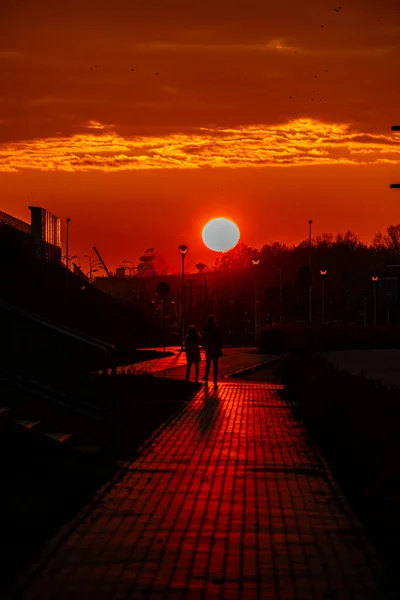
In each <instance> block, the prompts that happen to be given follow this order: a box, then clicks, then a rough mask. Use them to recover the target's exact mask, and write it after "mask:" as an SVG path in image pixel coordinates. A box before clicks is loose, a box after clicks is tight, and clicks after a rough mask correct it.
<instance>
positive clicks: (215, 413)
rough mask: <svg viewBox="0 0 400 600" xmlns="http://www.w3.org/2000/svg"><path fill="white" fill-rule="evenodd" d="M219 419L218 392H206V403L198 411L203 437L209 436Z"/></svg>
mask: <svg viewBox="0 0 400 600" xmlns="http://www.w3.org/2000/svg"><path fill="white" fill-rule="evenodd" d="M218 417H219V402H218V396H217V393H216V391H215V390H214V391H213V392H211V391H208V390H206V394H205V396H204V402H203V405H202V407H201V408H200V410H199V411H198V421H197V423H198V426H199V430H200V433H201V435H202V436H203V437H205V436H207V435H209V434H210V433H211V431H212V429H213V428H214V426H215V423H216V421H217V420H218Z"/></svg>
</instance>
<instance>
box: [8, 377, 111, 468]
mask: <svg viewBox="0 0 400 600" xmlns="http://www.w3.org/2000/svg"><path fill="white" fill-rule="evenodd" d="M6 434H7V436H8V438H9V439H10V440H14V441H15V442H20V441H22V439H23V441H24V443H27V444H28V445H29V444H32V445H34V446H35V447H39V446H40V447H41V449H42V450H43V451H45V450H48V451H49V452H58V451H60V452H64V453H65V452H68V453H70V454H72V455H76V456H77V455H78V456H79V455H81V456H87V457H91V458H93V457H96V458H98V459H102V458H103V453H104V448H105V445H106V442H107V440H106V436H107V432H106V430H105V424H104V421H103V419H102V418H101V417H100V416H99V415H98V414H96V413H95V412H94V411H93V412H91V411H90V410H83V409H82V408H81V407H77V406H73V405H72V404H70V405H68V403H67V402H66V401H61V400H60V398H59V397H57V395H55V396H54V397H51V394H50V393H49V392H48V391H47V392H46V395H45V394H41V393H40V391H39V390H38V389H37V387H36V386H35V385H34V384H32V386H30V384H29V383H27V382H20V381H16V380H11V379H8V378H7V377H6V376H5V375H2V376H1V378H0V435H3V436H4V435H6Z"/></svg>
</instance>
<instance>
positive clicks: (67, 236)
mask: <svg viewBox="0 0 400 600" xmlns="http://www.w3.org/2000/svg"><path fill="white" fill-rule="evenodd" d="M70 222H71V219H69V218H68V219H67V220H66V223H67V232H66V238H67V269H69V224H70Z"/></svg>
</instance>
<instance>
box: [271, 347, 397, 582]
mask: <svg viewBox="0 0 400 600" xmlns="http://www.w3.org/2000/svg"><path fill="white" fill-rule="evenodd" d="M275 373H276V375H277V376H278V377H279V379H280V380H281V381H282V383H284V384H286V385H287V386H288V390H287V391H286V392H285V393H287V394H288V397H289V398H290V399H291V400H295V401H296V402H298V403H299V408H298V409H295V410H296V412H297V416H298V417H299V418H300V419H301V420H303V421H304V422H305V424H306V425H307V428H308V430H309V432H310V434H311V436H312V438H313V439H314V440H315V441H316V443H317V445H318V446H319V447H320V448H321V450H322V452H323V454H324V455H325V457H326V458H327V460H328V461H329V463H330V465H331V467H332V469H333V471H334V474H335V477H336V478H337V480H338V481H339V483H340V485H341V486H342V488H343V490H344V492H345V493H346V496H347V497H348V499H349V501H350V502H351V504H352V505H353V508H354V511H355V513H356V514H357V515H358V517H359V518H360V520H361V521H362V523H363V525H364V527H365V529H366V531H367V532H368V534H369V536H370V537H371V539H372V540H373V541H374V543H375V545H376V547H377V548H378V550H379V552H380V554H381V556H382V557H384V560H385V562H386V564H387V565H388V567H389V569H390V570H391V571H392V573H396V569H397V559H396V557H397V556H398V537H399V535H400V514H399V502H400V469H399V460H400V437H399V435H398V430H399V426H400V393H399V392H397V391H394V390H388V389H387V388H385V387H384V386H383V385H382V384H380V383H378V382H373V381H370V380H367V379H365V377H363V376H361V375H360V376H355V375H350V374H348V373H343V372H338V371H337V370H336V369H335V368H334V367H333V366H332V365H330V364H329V363H327V362H326V361H325V360H324V359H322V358H321V357H317V356H312V355H306V354H303V355H292V356H290V357H287V358H284V359H282V361H281V362H280V363H278V364H277V366H276V371H275Z"/></svg>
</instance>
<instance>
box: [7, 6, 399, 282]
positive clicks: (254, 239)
mask: <svg viewBox="0 0 400 600" xmlns="http://www.w3.org/2000/svg"><path fill="white" fill-rule="evenodd" d="M398 14H399V7H398V2H397V0H382V1H381V2H380V3H374V2H372V1H371V0H351V1H349V2H348V3H344V4H342V5H341V4H337V5H336V4H335V3H332V2H328V1H326V0H320V2H318V3H316V2H315V1H313V0H308V1H304V2H302V3H299V2H298V1H297V0H290V1H289V0H282V1H281V2H279V3H273V4H270V5H269V4H268V3H266V2H264V1H263V0H257V1H256V0H249V1H247V2H238V1H237V0H233V1H231V0H230V1H229V2H228V0H220V1H219V2H213V3H211V2H207V1H205V2H202V3H201V4H200V3H199V5H195V6H192V5H191V4H190V3H187V2H183V1H182V0H179V1H174V0H172V1H171V2H169V3H165V2H161V0H155V1H154V2H152V3H151V4H147V5H146V3H143V4H141V5H138V4H135V3H132V2H130V1H128V0H115V1H114V2H113V3H107V4H104V3H103V4H101V3H97V2H94V1H91V0H87V1H85V2H84V3H83V2H80V1H78V0H70V2H68V3H64V4H59V3H50V2H48V1H47V0H36V1H35V2H30V0H3V1H2V3H1V7H0V73H1V80H2V86H1V92H0V185H1V189H2V195H1V201H0V210H3V211H5V212H9V213H12V214H13V215H15V216H16V217H18V218H22V219H24V220H28V221H29V209H28V205H29V204H36V205H41V206H43V207H45V208H47V209H48V210H50V211H51V212H53V213H54V214H56V215H57V216H59V217H60V218H61V219H62V221H63V224H64V225H65V219H66V217H67V216H68V217H70V218H71V228H70V248H71V253H72V254H78V255H80V256H81V257H82V258H83V256H84V255H85V254H90V252H91V248H92V246H93V245H96V246H97V247H98V248H99V250H100V251H101V252H102V254H103V255H104V259H105V260H106V262H107V264H108V265H109V267H110V268H112V269H115V268H116V266H118V264H119V262H120V260H123V259H125V260H133V261H135V260H137V258H138V257H139V256H140V255H141V254H142V253H143V251H144V249H145V248H147V247H150V246H152V247H155V248H156V250H157V252H158V253H159V254H160V255H161V256H162V257H164V260H165V262H166V264H167V265H168V266H169V267H170V270H172V271H173V270H176V269H177V268H178V267H179V255H178V252H177V247H178V245H179V244H181V243H186V244H187V245H188V246H189V254H188V257H187V265H188V268H189V269H192V268H193V266H194V264H195V263H196V262H199V261H202V262H205V263H207V264H211V263H212V262H213V260H214V259H215V257H216V254H215V253H212V252H211V251H209V250H207V249H206V248H205V247H204V245H203V243H202V240H201V230H202V227H203V226H204V224H205V223H206V222H207V221H208V220H210V219H212V218H214V217H218V216H223V217H227V218H229V219H232V220H233V221H235V222H236V223H237V224H238V226H239V228H240V231H241V241H243V242H245V243H247V244H249V245H251V246H260V245H261V244H262V243H268V242H272V241H276V240H280V241H282V242H284V243H287V244H292V243H299V242H300V241H301V240H302V239H305V238H306V237H307V228H308V220H309V219H310V218H312V219H313V221H314V226H313V227H314V230H313V231H314V234H315V235H318V234H320V233H322V232H332V233H336V232H337V231H345V230H347V229H350V230H353V231H355V232H356V233H358V234H359V235H360V237H361V238H362V239H363V241H366V242H369V241H370V240H371V239H372V237H373V235H374V233H375V232H376V231H377V230H379V229H384V227H385V226H386V225H388V224H390V223H397V222H400V195H399V193H398V192H396V190H390V189H389V185H390V184H391V183H394V182H398V181H399V180H400V134H399V133H393V132H391V130H390V129H391V126H392V125H393V124H398V123H399V122H400V108H399V106H400V105H399V96H400V78H399V77H398V76H397V73H396V69H397V66H398V64H399V62H400V24H399V20H398ZM64 228H65V227H64ZM63 238H64V240H65V232H63Z"/></svg>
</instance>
